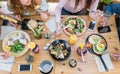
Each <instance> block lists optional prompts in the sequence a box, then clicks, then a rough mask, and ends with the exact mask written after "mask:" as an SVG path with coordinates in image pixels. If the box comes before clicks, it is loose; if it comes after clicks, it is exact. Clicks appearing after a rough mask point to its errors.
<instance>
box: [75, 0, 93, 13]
mask: <svg viewBox="0 0 120 74" xmlns="http://www.w3.org/2000/svg"><path fill="white" fill-rule="evenodd" d="M79 2H80V0H75V8H74V9H76V7H77V6H78V4H79ZM91 3H92V0H86V3H85V8H84V9H83V11H84V12H85V11H86V10H87V8H90V5H91Z"/></svg>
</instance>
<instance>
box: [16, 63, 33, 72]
mask: <svg viewBox="0 0 120 74" xmlns="http://www.w3.org/2000/svg"><path fill="white" fill-rule="evenodd" d="M31 68H32V65H31V64H21V65H19V67H18V71H31Z"/></svg>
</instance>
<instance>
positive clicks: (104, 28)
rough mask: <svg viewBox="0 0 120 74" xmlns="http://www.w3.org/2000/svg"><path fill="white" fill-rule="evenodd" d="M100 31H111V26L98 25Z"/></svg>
mask: <svg viewBox="0 0 120 74" xmlns="http://www.w3.org/2000/svg"><path fill="white" fill-rule="evenodd" d="M97 29H98V33H107V32H111V29H110V26H104V27H98V28H97Z"/></svg>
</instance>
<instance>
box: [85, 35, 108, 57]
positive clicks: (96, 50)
mask: <svg viewBox="0 0 120 74" xmlns="http://www.w3.org/2000/svg"><path fill="white" fill-rule="evenodd" d="M85 44H86V47H87V49H88V51H89V52H90V53H93V54H97V55H102V54H105V53H106V52H107V41H106V40H105V38H104V37H103V36H101V35H99V34H91V35H89V36H88V37H87V39H86V42H85Z"/></svg>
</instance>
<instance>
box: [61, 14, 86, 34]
mask: <svg viewBox="0 0 120 74" xmlns="http://www.w3.org/2000/svg"><path fill="white" fill-rule="evenodd" d="M69 18H78V19H80V20H81V21H82V22H83V23H84V29H83V30H82V32H81V33H79V34H76V35H77V36H80V35H82V34H83V33H84V32H85V31H86V22H85V21H84V20H83V19H82V18H79V17H77V16H70V17H67V18H66V19H65V20H64V22H63V30H64V32H65V33H66V34H67V35H71V33H69V32H67V31H66V30H65V28H66V27H68V25H70V21H68V24H67V25H66V26H65V25H64V23H65V22H66V20H67V19H69ZM72 20H74V19H72ZM74 23H75V22H74ZM74 25H75V24H74Z"/></svg>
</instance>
